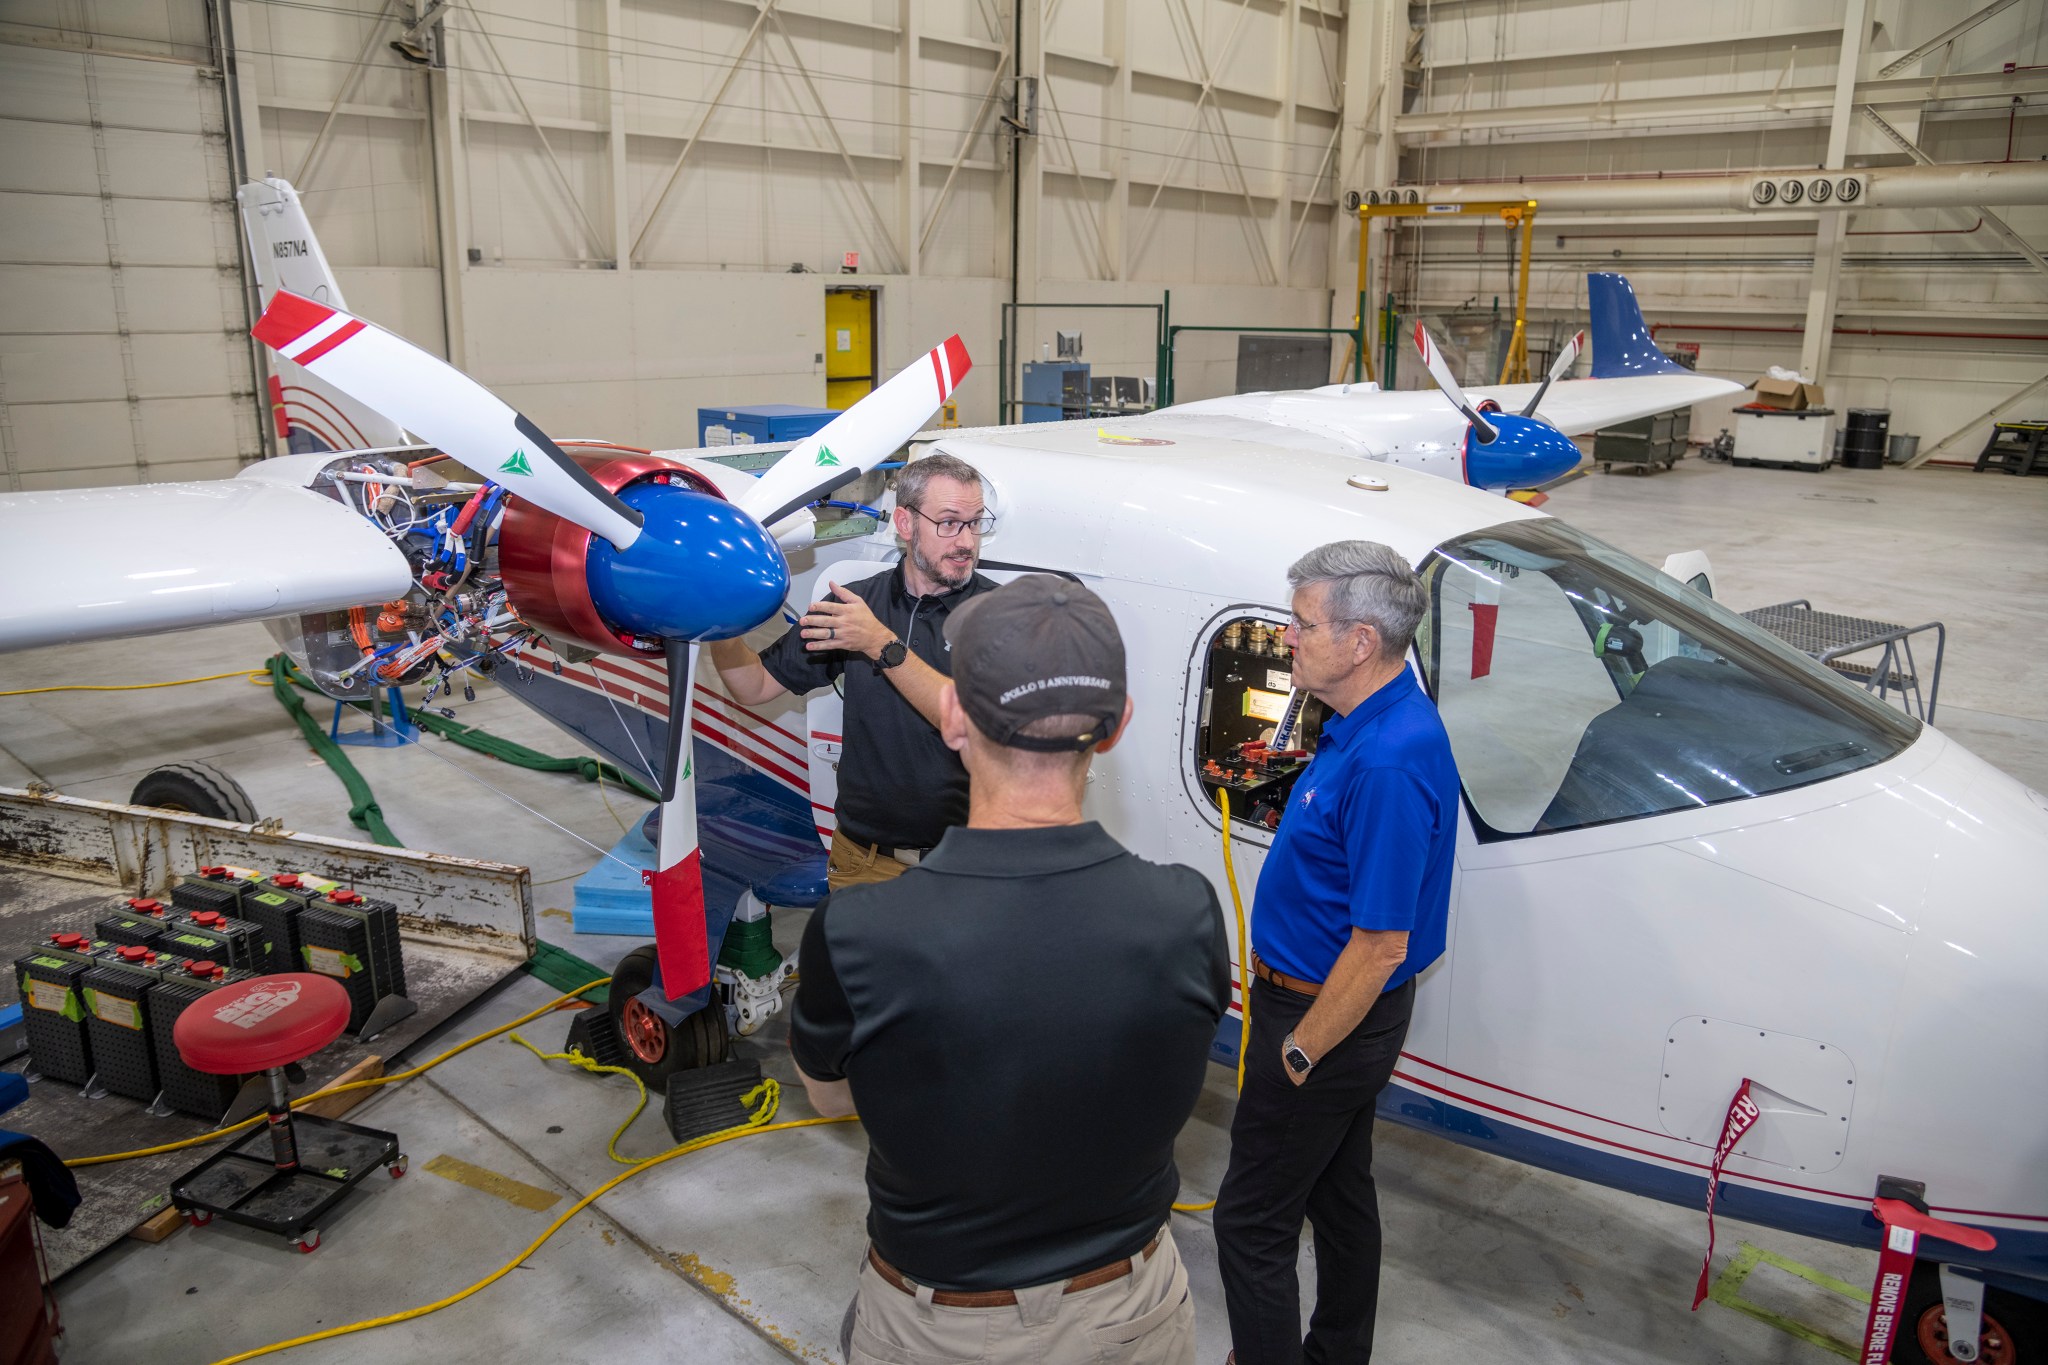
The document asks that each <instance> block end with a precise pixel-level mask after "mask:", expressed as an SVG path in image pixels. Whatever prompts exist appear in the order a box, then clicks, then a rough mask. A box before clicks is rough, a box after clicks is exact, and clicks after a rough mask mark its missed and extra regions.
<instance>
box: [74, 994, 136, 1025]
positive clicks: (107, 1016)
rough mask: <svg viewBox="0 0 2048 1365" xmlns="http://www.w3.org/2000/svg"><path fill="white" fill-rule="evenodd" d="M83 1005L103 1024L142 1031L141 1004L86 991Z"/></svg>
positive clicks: (115, 996) (114, 996)
mask: <svg viewBox="0 0 2048 1365" xmlns="http://www.w3.org/2000/svg"><path fill="white" fill-rule="evenodd" d="M85 1003H86V1004H87V1005H89V1006H91V1008H92V1012H93V1014H94V1016H95V1017H97V1018H98V1019H99V1020H101V1021H102V1022H103V1023H108V1024H118V1025H120V1026H121V1027H122V1028H132V1029H135V1030H136V1031H138V1032H140V1031H141V1029H142V1002H141V1001H140V1000H128V999H124V998H123V997H121V996H118V995H108V994H107V993H106V992H105V991H91V990H89V991H87V992H86V993H85Z"/></svg>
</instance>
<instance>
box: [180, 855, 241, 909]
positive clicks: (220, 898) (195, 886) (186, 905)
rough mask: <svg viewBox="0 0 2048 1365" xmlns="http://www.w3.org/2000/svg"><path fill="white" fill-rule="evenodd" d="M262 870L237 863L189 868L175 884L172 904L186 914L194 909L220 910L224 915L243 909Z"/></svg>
mask: <svg viewBox="0 0 2048 1365" xmlns="http://www.w3.org/2000/svg"><path fill="white" fill-rule="evenodd" d="M257 877H258V874H256V873H253V872H248V871H246V870H245V869H241V868H233V867H202V868H200V869H199V870H198V871H197V872H188V873H186V874H185V875H184V876H182V877H180V878H179V879H178V884H177V885H176V886H174V887H172V888H171V904H172V905H174V906H176V907H177V908H178V909H180V910H182V911H184V912H185V913H186V914H190V913H192V912H193V911H194V910H218V911H219V912H220V913H221V914H223V915H239V914H241V913H242V896H243V894H244V893H245V892H246V891H247V890H248V889H249V887H250V886H252V885H253V884H254V883H255V881H256V880H257Z"/></svg>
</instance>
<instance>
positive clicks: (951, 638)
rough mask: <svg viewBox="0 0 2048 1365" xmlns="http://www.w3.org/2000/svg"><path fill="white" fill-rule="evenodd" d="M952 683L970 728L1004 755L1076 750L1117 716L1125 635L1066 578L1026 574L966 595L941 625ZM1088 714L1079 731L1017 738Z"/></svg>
mask: <svg viewBox="0 0 2048 1365" xmlns="http://www.w3.org/2000/svg"><path fill="white" fill-rule="evenodd" d="M946 640H947V643H948V644H950V645H951V646H952V651H953V686H954V688H955V689H956V690H957V691H958V692H959V694H960V705H961V707H962V709H964V710H965V711H966V712H967V716H968V719H970V720H972V721H973V722H974V725H975V728H976V729H978V730H980V731H981V732H982V733H983V734H984V735H987V736H988V737H989V738H990V739H992V740H994V741H995V742H996V743H998V744H1001V745H1004V746H1005V747H1007V748H1011V749H1034V750H1037V751H1038V752H1040V753H1063V752H1064V753H1078V752H1080V751H1081V750H1084V749H1092V748H1094V747H1095V746H1096V745H1098V744H1100V743H1102V741H1104V740H1106V739H1108V738H1109V737H1110V736H1111V735H1113V734H1115V733H1116V727H1117V725H1118V724H1119V723H1120V722H1122V720H1123V716H1124V637H1123V635H1122V633H1121V632H1119V631H1118V630H1117V628H1116V618H1115V617H1114V616H1112V615H1110V611H1109V606H1108V604H1107V603H1105V602H1104V601H1103V600H1102V599H1101V598H1100V597H1097V596H1096V595H1095V594H1094V593H1092V592H1090V591H1089V590H1088V589H1087V588H1084V587H1082V586H1081V585H1080V584H1079V583H1076V582H1074V581H1072V580H1071V579H1066V578H1060V577H1057V576H1055V575H1053V574H1027V575H1026V576H1024V577H1023V578H1019V579H1017V580H1015V581H1014V582H1011V583H1006V584H1004V585H1003V586H1002V587H1000V588H997V589H996V590H995V591H994V592H991V593H983V594H982V595H981V596H979V597H975V598H971V599H969V600H968V601H967V602H966V603H965V604H963V605H962V606H960V607H957V608H955V609H954V610H953V612H952V613H951V615H950V616H949V617H948V618H947V621H946ZM1070 715H1079V716H1088V717H1090V718H1092V719H1093V720H1094V721H1095V724H1093V725H1091V726H1089V727H1088V728H1087V729H1086V730H1085V731H1083V732H1082V733H1081V734H1078V735H1070V736H1061V737H1058V738H1051V739H1048V738H1041V737H1038V736H1032V735H1024V734H1021V733H1019V732H1020V731H1022V730H1023V729H1024V727H1025V726H1027V725H1029V724H1031V722H1033V721H1035V720H1041V719H1043V718H1045V717H1046V716H1070Z"/></svg>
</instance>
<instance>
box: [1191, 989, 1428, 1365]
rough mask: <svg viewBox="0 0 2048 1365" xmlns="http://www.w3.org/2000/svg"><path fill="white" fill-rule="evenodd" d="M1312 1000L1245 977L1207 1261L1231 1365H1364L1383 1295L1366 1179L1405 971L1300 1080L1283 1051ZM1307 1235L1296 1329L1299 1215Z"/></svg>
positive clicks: (1373, 1202)
mask: <svg viewBox="0 0 2048 1365" xmlns="http://www.w3.org/2000/svg"><path fill="white" fill-rule="evenodd" d="M1314 1003H1315V1002H1314V1001H1313V1000H1311V999H1310V998H1309V997H1308V996H1305V995H1297V994H1296V993H1295V992H1293V991H1287V990H1281V989H1280V988H1279V987H1277V986H1271V985H1268V984H1267V983H1265V982H1263V981H1254V982H1253V983H1252V1034H1251V1045H1250V1046H1251V1051H1250V1053H1249V1054H1248V1056H1247V1057H1246V1061H1245V1072H1244V1093H1243V1094H1241V1095H1239V1096H1238V1099H1237V1117H1236V1119H1235V1120H1234V1121H1233V1122H1232V1123H1231V1126H1230V1169H1229V1171H1228V1172H1227V1173H1226V1174H1225V1175H1224V1177H1223V1188H1222V1189H1221V1191H1219V1192H1218V1194H1217V1198H1216V1257H1217V1261H1218V1262H1219V1264H1220V1268H1221V1270H1222V1273H1223V1300H1224V1304H1225V1306H1226V1307H1227V1308H1228V1309H1229V1312H1230V1339H1231V1344H1232V1347H1233V1348H1234V1349H1235V1350H1236V1352H1237V1365H1302V1362H1308V1365H1365V1362H1367V1361H1369V1360H1371V1359H1372V1332H1373V1321H1374V1318H1375V1316H1376V1314H1377V1311H1378V1308H1379V1292H1380V1207H1379V1193H1378V1190H1377V1188H1376V1187H1375V1186H1374V1184H1373V1178H1372V1123H1373V1105H1374V1103H1375V1102H1376V1101H1377V1100H1378V1098H1379V1093H1380V1091H1381V1090H1382V1089H1383V1088H1385V1086H1386V1084H1387V1081H1388V1079H1389V1078H1390V1077H1391V1076H1392V1075H1393V1074H1394V1063H1395V1062H1396V1061H1397V1060H1398V1059H1399V1057H1400V1054H1401V1044H1402V1042H1403V1040H1404V1039H1406V1038H1407V1036H1408V1017H1409V1015H1410V1013H1411V1012H1412V1011H1413V1009H1414V1006H1415V982H1414V981H1413V979H1410V980H1408V981H1406V982H1403V983H1402V984H1401V985H1400V986H1399V987H1398V988H1396V989H1394V990H1391V991H1388V992H1386V993H1385V994H1384V995H1382V996H1380V998H1379V999H1378V1000H1377V1001H1376V1002H1374V1004H1373V1007H1372V1009H1371V1010H1370V1011H1369V1012H1368V1013H1367V1014H1366V1016H1365V1019H1364V1020H1363V1021H1362V1022H1361V1023H1360V1024H1359V1026H1358V1027H1357V1028H1356V1029H1353V1030H1352V1032H1351V1036H1350V1037H1348V1038H1346V1039H1345V1040H1344V1041H1343V1042H1341V1043H1339V1044H1338V1045H1337V1046H1336V1047H1334V1048H1332V1049H1331V1050H1330V1052H1329V1053H1328V1055H1326V1056H1325V1057H1323V1058H1322V1059H1321V1060H1320V1061H1318V1062H1317V1063H1316V1068H1315V1070H1314V1071H1312V1072H1310V1073H1309V1078H1308V1080H1307V1081H1306V1082H1304V1083H1303V1084H1301V1085H1300V1086H1296V1085H1294V1084H1293V1083H1292V1082H1291V1081H1289V1080H1288V1078H1287V1072H1286V1065H1285V1063H1283V1062H1282V1061H1281V1059H1280V1040H1281V1039H1283V1038H1285V1037H1286V1036H1287V1034H1288V1033H1289V1032H1290V1031H1291V1030H1292V1029H1293V1028H1294V1026H1295V1025H1296V1024H1298V1023H1300V1022H1301V1017H1302V1016H1303V1015H1304V1014H1307V1013H1308V1009H1309V1006H1310V1005H1312V1004H1314ZM1304 1216H1306V1217H1307V1219H1308V1221H1309V1222H1310V1223H1311V1224H1313V1225H1314V1229H1315V1259H1316V1307H1315V1313H1314V1315H1313V1316H1312V1317H1310V1319H1309V1329H1308V1337H1307V1339H1306V1340H1304V1339H1303V1337H1302V1334H1301V1307H1300V1305H1301V1286H1300V1282H1299V1280H1298V1278H1297V1277H1296V1274H1295V1261H1296V1258H1297V1256H1298V1255H1299V1247H1300V1239H1301V1222H1302V1218H1303V1217H1304Z"/></svg>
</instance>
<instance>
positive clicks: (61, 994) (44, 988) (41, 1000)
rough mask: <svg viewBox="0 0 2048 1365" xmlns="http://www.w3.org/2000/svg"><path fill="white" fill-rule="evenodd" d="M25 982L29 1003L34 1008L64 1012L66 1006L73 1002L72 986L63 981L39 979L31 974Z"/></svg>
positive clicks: (57, 1012) (54, 1012)
mask: <svg viewBox="0 0 2048 1365" xmlns="http://www.w3.org/2000/svg"><path fill="white" fill-rule="evenodd" d="M23 984H24V985H26V986H27V987H28V1003H29V1007H30V1008H32V1009H39V1010H48V1011H49V1012H50V1013H52V1014H62V1013H63V1012H64V1007H65V1006H66V1005H67V1004H69V1003H71V988H70V987H69V986H67V985H65V984H64V983H63V982H61V981H39V980H37V979H36V978H35V977H32V976H31V977H29V978H28V979H27V980H26V981H25V982H24V983H23Z"/></svg>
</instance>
